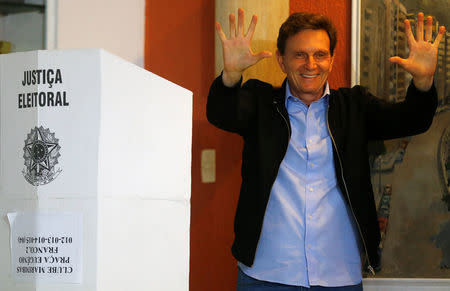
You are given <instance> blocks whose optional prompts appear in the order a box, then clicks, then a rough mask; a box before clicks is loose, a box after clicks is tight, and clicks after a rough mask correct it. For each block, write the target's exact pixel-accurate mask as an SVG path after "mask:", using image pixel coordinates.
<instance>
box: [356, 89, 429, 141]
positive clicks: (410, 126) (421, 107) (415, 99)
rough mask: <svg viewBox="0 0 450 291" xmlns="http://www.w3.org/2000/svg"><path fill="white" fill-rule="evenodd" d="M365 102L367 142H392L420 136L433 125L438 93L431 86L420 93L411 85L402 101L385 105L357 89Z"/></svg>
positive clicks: (364, 90)
mask: <svg viewBox="0 0 450 291" xmlns="http://www.w3.org/2000/svg"><path fill="white" fill-rule="evenodd" d="M360 88H361V89H362V94H363V95H364V96H365V100H366V101H365V102H366V107H365V108H366V128H367V135H368V139H392V138H399V137H404V136H411V135H415V134H419V133H423V132H425V131H427V130H428V128H429V127H430V126H431V123H432V122H433V117H434V114H435V112H436V108H437V92H436V88H435V86H434V84H433V86H432V87H431V88H430V90H428V91H427V92H423V91H419V90H418V89H417V88H416V87H415V86H414V83H413V82H412V81H411V84H410V85H409V87H408V90H407V93H406V97H405V100H403V101H402V102H399V103H388V102H385V101H382V100H380V99H378V98H376V97H374V96H373V95H371V94H370V93H369V92H368V91H367V89H365V88H363V87H360Z"/></svg>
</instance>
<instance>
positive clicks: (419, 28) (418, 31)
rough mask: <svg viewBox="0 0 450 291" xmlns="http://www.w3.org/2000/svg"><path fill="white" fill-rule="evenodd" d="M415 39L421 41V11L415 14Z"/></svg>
mask: <svg viewBox="0 0 450 291" xmlns="http://www.w3.org/2000/svg"><path fill="white" fill-rule="evenodd" d="M416 39H417V41H423V13H422V12H420V13H419V14H417V30H416Z"/></svg>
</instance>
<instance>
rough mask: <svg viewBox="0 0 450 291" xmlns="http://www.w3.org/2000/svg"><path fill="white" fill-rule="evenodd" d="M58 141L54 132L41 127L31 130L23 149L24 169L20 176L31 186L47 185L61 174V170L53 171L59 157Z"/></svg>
mask: <svg viewBox="0 0 450 291" xmlns="http://www.w3.org/2000/svg"><path fill="white" fill-rule="evenodd" d="M58 141H59V140H58V139H57V138H56V137H55V133H54V132H50V130H49V129H48V128H44V127H42V126H39V127H34V128H32V129H31V132H30V133H29V134H28V135H27V139H26V140H25V146H24V147H23V152H24V153H23V158H24V159H25V162H24V164H25V167H26V168H25V169H23V170H22V174H23V176H24V177H25V180H27V181H28V183H30V184H31V185H34V186H39V185H45V184H48V183H50V182H51V181H53V180H54V179H55V178H56V177H57V176H58V175H59V174H60V173H61V171H62V170H61V169H55V166H56V165H57V164H58V158H59V157H60V156H61V155H60V154H59V149H60V148H61V147H60V146H59V144H58Z"/></svg>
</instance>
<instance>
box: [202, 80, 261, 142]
mask: <svg viewBox="0 0 450 291" xmlns="http://www.w3.org/2000/svg"><path fill="white" fill-rule="evenodd" d="M241 81H242V80H241ZM241 81H240V82H239V83H238V84H237V85H236V86H234V87H231V88H230V87H226V86H225V85H224V84H223V81H222V75H220V76H219V77H217V78H216V79H215V80H214V81H213V83H212V85H211V87H210V90H209V95H208V100H207V103H206V117H207V119H208V121H209V122H210V123H212V124H213V125H215V126H216V127H218V128H220V129H223V130H226V131H231V132H235V133H239V134H240V135H245V133H246V132H247V131H248V129H249V128H250V127H251V126H252V123H253V122H254V120H255V115H256V106H257V105H256V98H255V89H256V88H255V82H258V81H257V80H249V81H247V82H246V83H245V84H244V85H242V87H241Z"/></svg>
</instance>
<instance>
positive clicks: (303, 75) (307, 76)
mask: <svg viewBox="0 0 450 291" xmlns="http://www.w3.org/2000/svg"><path fill="white" fill-rule="evenodd" d="M317 76H319V74H316V75H307V74H302V77H305V78H314V77H317Z"/></svg>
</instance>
